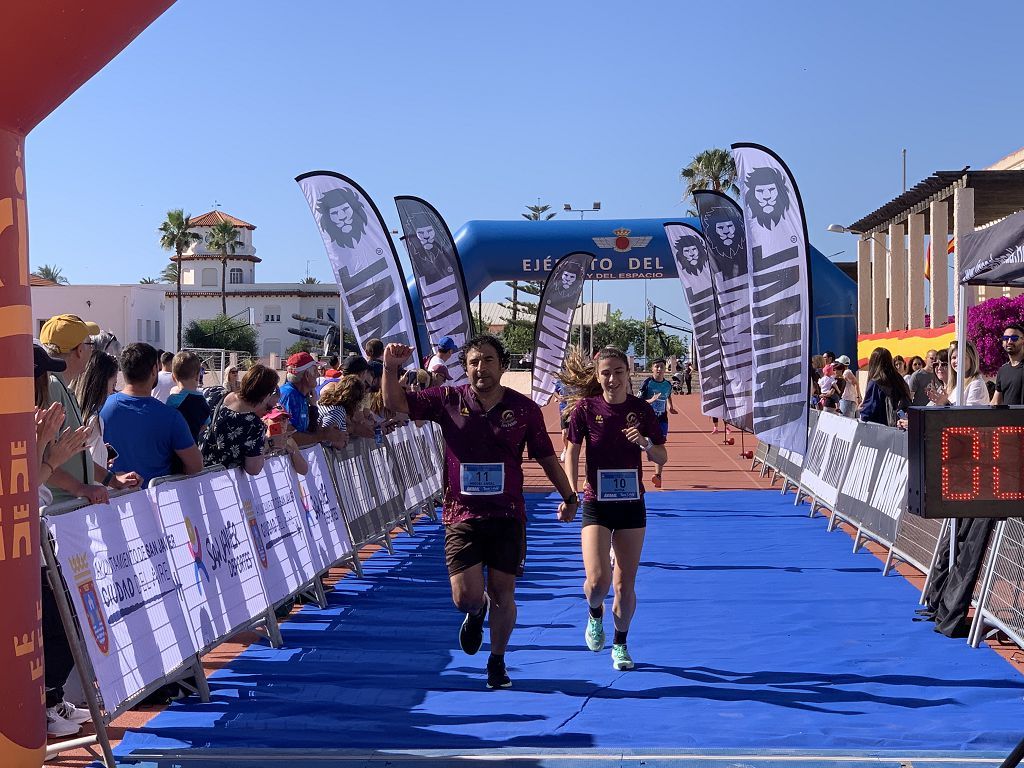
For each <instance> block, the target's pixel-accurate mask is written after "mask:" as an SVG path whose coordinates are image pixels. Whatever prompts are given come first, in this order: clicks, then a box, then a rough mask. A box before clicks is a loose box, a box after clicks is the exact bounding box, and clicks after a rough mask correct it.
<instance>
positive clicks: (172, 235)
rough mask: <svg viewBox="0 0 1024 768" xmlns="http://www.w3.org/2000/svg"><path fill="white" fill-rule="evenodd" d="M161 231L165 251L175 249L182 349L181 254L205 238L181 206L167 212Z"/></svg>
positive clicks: (161, 243) (179, 333)
mask: <svg viewBox="0 0 1024 768" xmlns="http://www.w3.org/2000/svg"><path fill="white" fill-rule="evenodd" d="M157 232H159V233H160V247H161V248H163V249H164V250H165V251H174V257H175V261H174V264H175V266H176V267H177V270H176V272H175V284H176V285H177V291H176V296H177V299H178V336H177V339H178V346H177V349H181V255H182V254H183V253H184V252H185V251H186V250H188V249H189V248H191V247H192V246H193V245H195V244H196V243H198V242H199V241H200V240H202V239H203V236H202V235H200V234H199V233H198V232H193V231H192V215H191V214H186V213H185V211H184V210H182V209H181V208H175V209H174V210H171V211H168V212H167V218H166V219H164V222H163V223H162V224H161V225H160V226H159V227H158V228H157Z"/></svg>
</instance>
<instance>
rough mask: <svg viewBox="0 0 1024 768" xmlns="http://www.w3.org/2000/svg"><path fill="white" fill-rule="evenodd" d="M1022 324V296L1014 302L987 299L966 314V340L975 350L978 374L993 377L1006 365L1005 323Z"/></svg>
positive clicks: (1003, 299)
mask: <svg viewBox="0 0 1024 768" xmlns="http://www.w3.org/2000/svg"><path fill="white" fill-rule="evenodd" d="M1021 322H1024V295H1021V296H1017V297H1016V298H1014V299H1007V298H1003V297H1002V296H1000V297H998V298H995V299H988V300H986V301H983V302H982V303H981V304H978V305H977V306H976V307H971V308H970V309H969V310H968V312H967V338H969V339H970V340H971V341H973V342H974V346H976V347H977V348H978V357H979V358H980V361H981V372H982V373H983V374H985V375H986V376H994V375H995V374H996V371H998V370H999V366H1001V365H1002V364H1003V363H1005V362H1006V353H1005V352H1004V351H1003V331H1004V330H1005V329H1006V325H1007V324H1008V323H1015V324H1017V325H1020V324H1021Z"/></svg>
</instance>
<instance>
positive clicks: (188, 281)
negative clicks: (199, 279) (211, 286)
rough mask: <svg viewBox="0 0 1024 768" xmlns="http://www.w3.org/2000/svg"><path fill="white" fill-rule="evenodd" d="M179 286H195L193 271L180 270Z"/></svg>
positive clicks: (194, 272)
mask: <svg viewBox="0 0 1024 768" xmlns="http://www.w3.org/2000/svg"><path fill="white" fill-rule="evenodd" d="M181 284H182V285H195V284H196V271H195V270H194V269H183V270H181Z"/></svg>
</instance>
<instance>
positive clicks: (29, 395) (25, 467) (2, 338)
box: [0, 128, 70, 768]
mask: <svg viewBox="0 0 1024 768" xmlns="http://www.w3.org/2000/svg"><path fill="white" fill-rule="evenodd" d="M31 304H32V297H31V293H30V290H29V282H28V214H27V207H26V204H25V141H24V138H23V137H22V136H21V135H19V134H15V133H12V132H9V131H6V130H4V129H3V128H0V359H2V360H3V361H4V365H3V370H2V371H0V584H3V585H4V589H5V590H6V592H7V599H6V600H4V609H3V611H0V640H2V642H0V669H3V674H0V701H2V702H3V703H4V716H3V718H0V765H3V766H5V768H6V766H12V767H13V766H29V765H36V766H38V765H40V764H41V763H42V761H43V751H44V748H45V745H46V717H45V715H44V713H43V703H44V699H45V691H44V688H43V648H42V629H41V626H40V611H41V608H40V605H41V602H40V601H41V597H40V589H39V585H40V581H39V501H38V495H37V493H36V487H37V483H38V480H39V476H38V473H39V468H38V466H37V460H36V430H35V419H34V417H33V411H34V405H35V397H34V388H33V383H32V374H33V359H32V336H33V333H32V307H31ZM69 578H70V577H69Z"/></svg>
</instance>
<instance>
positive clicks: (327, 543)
mask: <svg viewBox="0 0 1024 768" xmlns="http://www.w3.org/2000/svg"><path fill="white" fill-rule="evenodd" d="M302 455H303V456H305V457H306V461H307V462H308V463H309V472H308V473H306V476H305V477H303V476H302V475H299V474H295V473H292V476H293V477H294V478H295V483H296V490H297V492H298V494H299V503H300V504H301V505H302V511H303V514H304V518H305V521H306V534H307V538H308V541H309V546H310V548H311V549H312V551H313V564H314V566H315V567H316V569H317V570H318V571H319V570H323V569H324V568H328V567H330V566H332V565H334V563H336V562H338V561H339V560H341V559H342V558H343V557H347V556H348V555H350V554H352V539H351V538H350V537H349V535H348V529H347V528H346V527H345V518H344V516H343V515H342V511H341V504H340V503H339V502H338V495H337V494H336V493H335V492H334V483H333V482H332V481H331V475H330V471H329V470H328V468H327V457H326V456H325V455H324V449H323V446H320V445H314V446H312V447H311V448H307V449H306V450H304V451H303V452H302Z"/></svg>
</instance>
